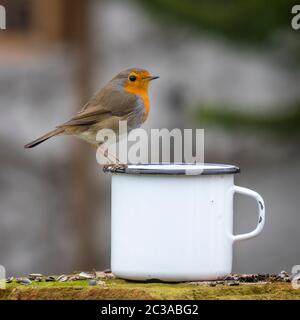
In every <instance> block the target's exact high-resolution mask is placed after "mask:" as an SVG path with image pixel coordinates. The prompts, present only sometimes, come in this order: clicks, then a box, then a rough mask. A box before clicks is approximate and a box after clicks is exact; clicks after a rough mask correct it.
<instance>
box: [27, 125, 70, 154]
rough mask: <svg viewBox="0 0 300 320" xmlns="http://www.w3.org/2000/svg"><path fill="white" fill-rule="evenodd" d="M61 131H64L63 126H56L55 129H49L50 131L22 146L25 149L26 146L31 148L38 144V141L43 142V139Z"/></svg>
mask: <svg viewBox="0 0 300 320" xmlns="http://www.w3.org/2000/svg"><path fill="white" fill-rule="evenodd" d="M63 132H64V129H63V128H57V129H55V130H53V131H50V132H48V133H46V134H45V135H43V136H42V137H40V138H38V139H36V140H34V141H32V142H30V143H27V144H26V145H25V146H24V148H26V149H27V148H33V147H35V146H37V145H39V144H40V143H42V142H44V141H46V140H48V139H50V138H52V137H54V136H57V135H58V134H60V133H63Z"/></svg>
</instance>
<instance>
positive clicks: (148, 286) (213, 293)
mask: <svg viewBox="0 0 300 320" xmlns="http://www.w3.org/2000/svg"><path fill="white" fill-rule="evenodd" d="M0 299H4V300H30V299H33V300H36V299H38V300H47V299H49V300H53V299H59V300H61V299H66V300H73V299H93V300H94V299H99V300H101V299H149V300H150V299H162V300H163V299H196V300H202V299H243V300H244V299H245V300H247V299H257V300H272V299H300V289H298V290H295V289H293V288H292V286H291V283H267V284H240V285H239V286H228V285H217V286H215V287H211V286H209V285H194V284H184V283H180V284H169V283H140V282H132V281H125V280H120V279H112V280H104V282H102V285H96V286H89V284H88V281H86V280H80V281H67V282H33V283H32V284H30V285H20V284H17V283H15V282H14V283H10V284H7V287H6V289H5V290H0Z"/></svg>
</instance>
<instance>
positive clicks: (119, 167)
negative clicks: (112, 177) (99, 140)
mask: <svg viewBox="0 0 300 320" xmlns="http://www.w3.org/2000/svg"><path fill="white" fill-rule="evenodd" d="M127 168H128V165H127V164H123V163H116V164H106V165H104V166H103V171H104V172H118V171H124V170H125V169H127Z"/></svg>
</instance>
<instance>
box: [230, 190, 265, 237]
mask: <svg viewBox="0 0 300 320" xmlns="http://www.w3.org/2000/svg"><path fill="white" fill-rule="evenodd" d="M232 191H233V194H234V193H240V194H244V195H247V196H250V197H252V198H254V199H255V200H256V202H257V205H258V222H257V226H256V228H255V229H254V230H253V231H251V232H248V233H244V234H237V235H232V236H233V241H234V242H235V241H240V240H246V239H251V238H254V237H256V236H258V235H259V234H260V233H261V231H262V229H263V227H264V224H265V204H264V200H263V198H262V197H261V196H260V195H259V194H258V193H257V192H255V191H253V190H250V189H247V188H243V187H238V186H233V190H232Z"/></svg>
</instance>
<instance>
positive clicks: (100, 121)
mask: <svg viewBox="0 0 300 320" xmlns="http://www.w3.org/2000/svg"><path fill="white" fill-rule="evenodd" d="M156 78H158V77H155V76H151V75H150V73H149V72H148V71H147V70H144V69H138V68H132V69H127V70H124V71H122V72H120V73H119V74H118V75H117V76H115V77H114V78H113V79H112V80H111V81H109V82H108V84H107V85H106V86H105V87H103V88H102V89H101V90H100V91H99V92H98V93H96V94H95V95H94V96H93V97H92V98H91V99H90V100H89V102H88V103H87V104H86V105H85V106H84V107H83V108H82V109H81V110H80V111H79V112H78V113H77V114H76V115H75V116H74V117H73V118H71V120H69V121H67V122H65V123H63V124H62V125H59V126H57V127H56V129H55V130H53V131H50V132H49V133H47V134H45V135H43V136H42V137H40V138H38V139H36V140H34V141H32V142H30V143H28V144H26V145H25V148H33V147H35V146H37V145H39V144H40V143H42V142H44V141H46V140H48V139H49V138H52V137H54V136H57V135H72V136H75V137H77V138H80V139H83V140H85V141H87V142H88V143H91V144H93V145H99V142H97V141H96V135H97V132H98V131H99V130H101V129H112V130H114V131H115V132H116V133H118V128H119V121H125V120H127V127H128V131H130V130H132V129H134V128H138V127H140V125H141V124H142V123H143V122H144V121H145V120H146V119H147V116H148V113H149V109H150V103H149V96H148V87H149V82H150V81H151V80H153V79H156Z"/></svg>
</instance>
